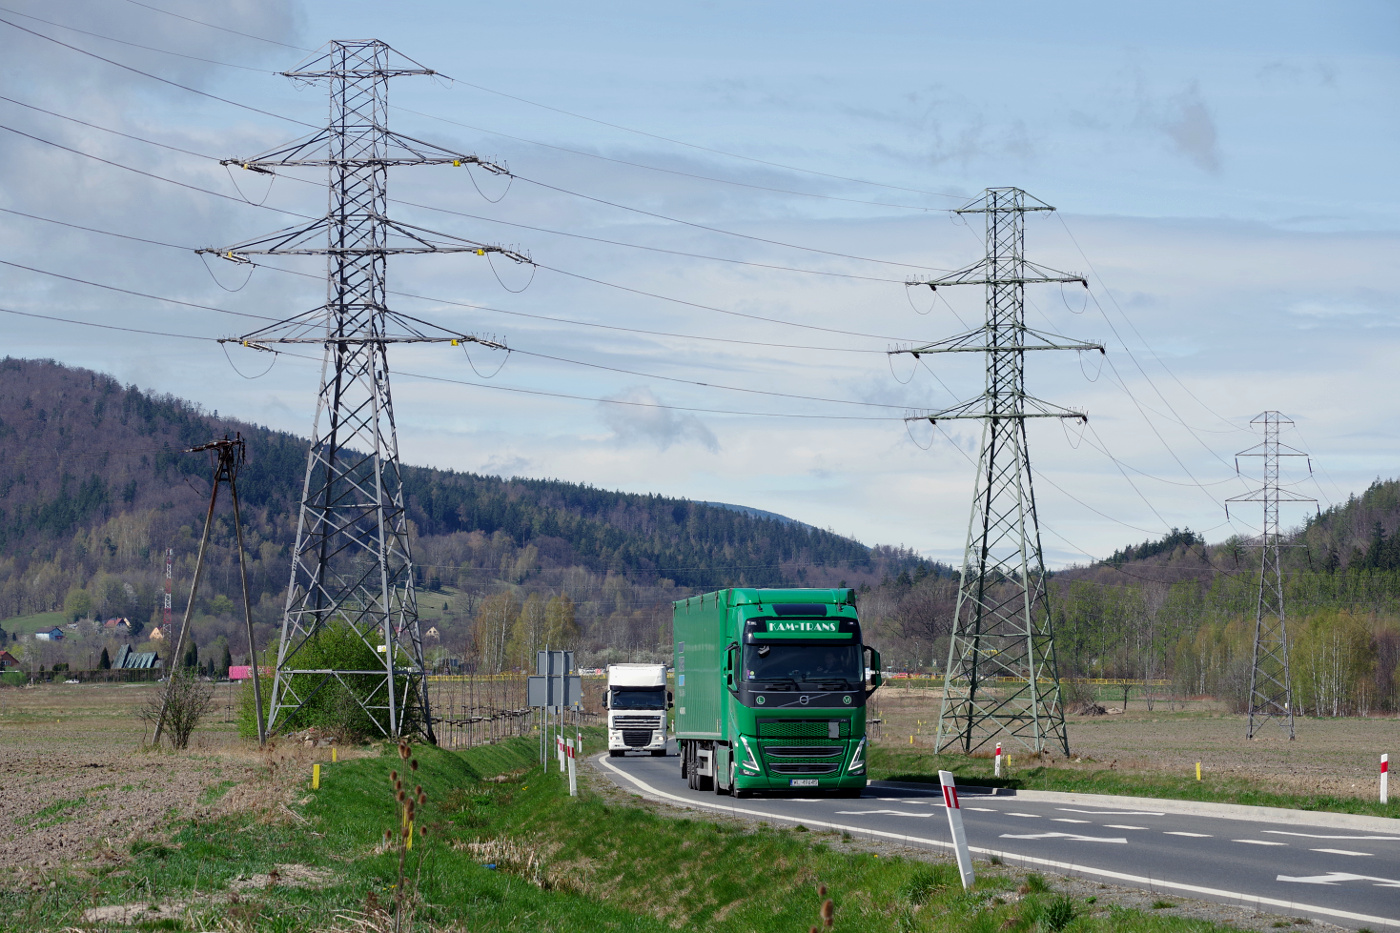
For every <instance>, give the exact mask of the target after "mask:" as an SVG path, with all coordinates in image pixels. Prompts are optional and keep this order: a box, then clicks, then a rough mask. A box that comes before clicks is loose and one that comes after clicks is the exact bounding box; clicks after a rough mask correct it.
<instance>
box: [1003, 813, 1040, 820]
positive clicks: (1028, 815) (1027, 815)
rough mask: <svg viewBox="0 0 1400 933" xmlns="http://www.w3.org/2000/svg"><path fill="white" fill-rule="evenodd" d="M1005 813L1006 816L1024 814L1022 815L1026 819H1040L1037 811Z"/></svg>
mask: <svg viewBox="0 0 1400 933" xmlns="http://www.w3.org/2000/svg"><path fill="white" fill-rule="evenodd" d="M1006 815H1007V816H1024V817H1025V818H1026V819H1028V820H1038V819H1040V814H1039V813H1008V814H1006Z"/></svg>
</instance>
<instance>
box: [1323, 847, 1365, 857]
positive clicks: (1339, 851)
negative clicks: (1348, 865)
mask: <svg viewBox="0 0 1400 933" xmlns="http://www.w3.org/2000/svg"><path fill="white" fill-rule="evenodd" d="M1312 851H1314V852H1326V853H1327V854H1328V855H1367V856H1369V855H1370V854H1371V853H1370V852H1352V851H1351V850H1350V849H1313V850H1312Z"/></svg>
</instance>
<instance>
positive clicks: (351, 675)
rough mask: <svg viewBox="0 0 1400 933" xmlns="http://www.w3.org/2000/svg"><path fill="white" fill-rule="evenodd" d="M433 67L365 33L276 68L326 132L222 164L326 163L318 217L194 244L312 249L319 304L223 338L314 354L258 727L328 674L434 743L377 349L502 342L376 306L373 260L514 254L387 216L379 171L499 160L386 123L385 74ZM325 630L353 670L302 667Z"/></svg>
mask: <svg viewBox="0 0 1400 933" xmlns="http://www.w3.org/2000/svg"><path fill="white" fill-rule="evenodd" d="M434 73H435V72H433V71H432V70H431V69H428V68H424V67H422V66H421V65H419V64H418V63H417V62H414V61H412V60H411V59H408V58H406V57H405V56H403V55H401V54H399V53H398V52H396V51H394V50H393V49H391V48H390V47H389V46H388V45H386V44H385V43H383V42H380V41H378V40H368V41H334V42H331V43H329V44H328V46H327V47H326V50H325V51H324V52H322V53H318V54H317V55H316V56H314V57H313V58H311V59H310V60H308V61H307V62H305V63H303V64H301V65H299V66H297V68H296V69H294V70H292V71H289V72H284V74H285V75H286V76H287V77H289V78H291V79H293V80H294V81H301V82H313V81H324V82H326V83H327V85H328V86H329V91H330V124H329V126H327V128H326V129H324V130H320V131H318V132H316V133H313V134H312V135H311V136H309V137H307V138H304V139H301V140H298V141H296V142H293V143H290V144H288V145H286V146H281V147H278V148H276V149H273V150H271V151H269V152H266V153H264V154H262V155H259V156H256V157H253V158H250V159H229V160H226V161H225V163H224V164H226V165H232V166H238V167H241V168H243V169H246V170H248V171H252V172H258V173H261V174H267V175H272V174H275V173H276V170H277V169H279V168H307V167H323V168H325V169H326V170H327V171H328V173H329V189H330V199H329V200H330V207H329V211H328V212H327V214H326V216H325V217H323V218H320V219H317V220H314V221H312V222H311V223H308V224H304V225H301V226H298V227H294V228H291V229H287V230H282V231H278V232H277V233H274V234H271V235H268V236H263V237H258V238H256V239H253V240H249V241H246V242H244V243H241V244H238V245H236V246H231V247H226V248H224V249H220V250H208V251H207V252H217V253H218V254H219V255H220V256H222V257H224V258H226V259H229V260H232V261H234V262H241V263H250V262H252V260H250V259H249V258H248V257H250V256H258V255H262V256H285V255H298V256H325V257H326V265H327V271H326V288H327V300H326V303H325V304H324V305H322V306H320V307H318V308H315V309H313V310H311V311H309V312H306V313H304V314H300V315H297V316H295V317H292V318H289V319H287V320H285V321H281V322H279V323H277V324H273V325H270V326H269V327H265V328H263V329H261V330H259V331H256V332H254V333H251V334H247V335H245V336H243V337H241V338H239V339H238V340H237V341H236V342H238V343H241V344H243V345H244V346H247V347H252V348H254V349H259V350H266V351H270V352H277V350H276V348H277V347H278V346H284V345H313V346H314V345H320V346H322V347H323V349H324V356H323V361H322V367H321V387H320V391H319V393H318V396H317V404H316V418H315V422H314V427H313V430H312V438H311V448H310V452H309V454H308V456H307V463H306V477H305V481H304V483H303V487H302V495H301V506H300V514H299V516H298V520H297V536H296V545H295V549H294V551H293V554H292V569H291V580H290V583H289V585H288V587H287V601H286V607H285V609H284V612H283V616H282V631H281V638H280V641H279V643H278V648H277V671H276V674H275V677H274V680H273V686H272V700H271V714H270V716H269V722H268V728H269V730H270V731H276V730H277V729H278V728H279V727H282V728H288V727H295V723H296V715H297V713H298V711H299V710H301V709H302V707H303V706H305V705H306V704H307V703H308V702H309V701H310V700H311V699H312V698H313V697H315V696H316V695H317V694H318V693H319V692H320V691H321V690H323V689H325V688H326V687H327V686H328V685H329V684H332V683H336V682H338V683H339V684H340V685H341V687H340V688H341V689H343V690H345V692H346V693H347V694H348V695H349V696H350V698H351V699H352V700H353V702H355V703H356V704H358V706H359V708H360V710H361V711H362V712H363V713H364V714H366V716H367V717H368V718H369V720H370V721H372V722H373V723H374V725H375V727H377V728H378V729H379V731H380V732H381V733H382V734H383V735H385V736H387V737H392V738H398V737H400V736H403V735H405V734H409V733H419V734H421V735H422V736H423V737H424V738H426V739H427V740H428V741H430V742H431V741H436V739H435V736H434V734H433V725H432V715H431V710H430V709H429V706H428V693H427V681H426V676H427V674H426V670H425V668H424V664H423V641H422V637H421V635H420V633H419V627H418V601H417V596H416V593H415V590H414V580H413V574H414V570H413V560H412V556H411V553H410V549H409V528H408V515H407V512H406V510H405V508H404V495H403V479H402V476H401V471H400V464H399V447H398V434H397V429H396V427H395V424H394V410H393V402H392V399H391V396H390V392H389V361H388V354H387V349H388V346H389V345H390V344H398V343H444V344H450V345H451V346H454V347H455V346H462V345H464V344H467V343H476V344H480V345H483V346H487V347H491V348H495V349H500V350H504V349H506V348H505V346H504V345H503V344H501V343H499V342H496V341H493V340H486V339H482V338H478V337H473V336H469V335H466V334H461V333H457V332H454V331H451V330H449V329H447V328H441V327H438V326H436V325H433V324H429V323H427V322H425V321H421V320H418V319H416V318H411V317H408V316H407V315H404V314H401V313H398V312H393V311H390V310H389V309H388V308H387V307H386V305H385V294H386V284H385V265H386V261H387V259H388V257H389V256H392V255H402V254H406V253H416V254H426V253H434V254H438V253H474V254H476V255H478V256H486V255H488V254H490V253H498V254H500V255H502V256H504V257H506V258H509V259H512V260H514V261H516V262H524V263H528V262H529V261H530V260H529V258H528V257H526V256H524V255H522V254H520V253H516V252H512V251H510V250H506V249H503V248H501V247H499V246H489V245H487V244H484V243H477V242H474V241H470V240H465V239H462V238H459V237H453V236H449V235H446V234H439V233H433V232H432V231H429V230H425V229H423V228H421V227H415V226H412V225H409V224H405V223H402V222H397V221H392V220H390V219H389V218H388V216H387V203H388V194H387V183H388V169H389V168H390V167H391V166H402V165H454V166H458V167H461V166H468V167H470V166H473V165H474V166H477V167H479V168H482V169H484V170H486V171H488V172H491V173H492V174H497V175H509V171H508V170H507V169H506V168H505V167H504V166H501V165H496V164H494V163H491V162H486V161H483V160H481V159H478V158H477V157H476V156H474V155H468V154H464V153H460V152H452V151H449V150H447V149H443V148H440V147H438V146H434V145H432V144H430V143H425V142H423V141H421V140H417V139H412V138H410V137H407V136H404V135H402V134H399V133H393V132H390V130H389V129H388V127H387V123H388V82H389V79H390V78H393V77H400V76H404V75H432V74H434ZM330 626H334V627H340V626H344V627H345V629H346V630H347V631H348V632H349V633H352V636H353V637H354V638H358V639H359V640H360V641H361V642H362V643H363V644H364V646H365V648H366V650H367V652H368V656H369V657H373V658H376V659H377V660H376V661H375V662H374V663H373V664H368V665H360V666H358V668H357V669H355V670H341V669H327V668H326V666H325V665H323V664H322V663H320V662H316V663H314V664H311V665H310V666H308V665H307V664H306V663H304V662H305V661H306V660H308V659H309V658H310V653H308V652H307V651H306V649H307V645H308V643H309V642H311V641H313V640H314V639H316V638H317V637H318V635H320V634H321V633H322V632H324V631H325V630H326V629H327V627H330ZM333 689H334V688H333Z"/></svg>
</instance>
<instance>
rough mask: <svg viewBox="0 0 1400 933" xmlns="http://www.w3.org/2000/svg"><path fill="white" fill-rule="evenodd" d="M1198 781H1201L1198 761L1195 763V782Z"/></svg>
mask: <svg viewBox="0 0 1400 933" xmlns="http://www.w3.org/2000/svg"><path fill="white" fill-rule="evenodd" d="M1200 779H1201V763H1200V762H1199V761H1198V762H1196V780H1198V781H1199V780H1200Z"/></svg>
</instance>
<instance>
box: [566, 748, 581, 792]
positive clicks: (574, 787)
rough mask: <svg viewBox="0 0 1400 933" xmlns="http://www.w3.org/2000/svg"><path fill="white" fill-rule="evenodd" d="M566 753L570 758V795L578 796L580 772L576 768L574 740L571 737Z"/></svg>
mask: <svg viewBox="0 0 1400 933" xmlns="http://www.w3.org/2000/svg"><path fill="white" fill-rule="evenodd" d="M565 754H566V755H568V758H569V796H570V797H577V796H578V772H577V771H575V770H574V740H573V739H569V745H568V748H567V749H566V750H565Z"/></svg>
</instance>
